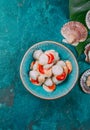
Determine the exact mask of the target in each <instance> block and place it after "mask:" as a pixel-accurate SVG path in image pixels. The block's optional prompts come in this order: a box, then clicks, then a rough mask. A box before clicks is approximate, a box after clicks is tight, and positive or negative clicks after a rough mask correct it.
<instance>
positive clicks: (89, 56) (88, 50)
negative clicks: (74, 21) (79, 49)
mask: <svg viewBox="0 0 90 130" xmlns="http://www.w3.org/2000/svg"><path fill="white" fill-rule="evenodd" d="M84 53H85V55H86V58H85V61H87V62H89V63H90V43H89V44H88V45H87V46H86V47H85V51H84Z"/></svg>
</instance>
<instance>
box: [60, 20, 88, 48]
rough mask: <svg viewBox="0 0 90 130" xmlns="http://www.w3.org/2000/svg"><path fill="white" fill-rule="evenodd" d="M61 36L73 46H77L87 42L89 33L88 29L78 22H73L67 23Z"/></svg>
mask: <svg viewBox="0 0 90 130" xmlns="http://www.w3.org/2000/svg"><path fill="white" fill-rule="evenodd" d="M61 34H62V35H63V37H64V38H65V39H66V41H67V42H68V43H70V44H72V45H74V46H75V45H77V43H79V42H83V41H85V40H86V38H87V35H88V32H87V29H86V27H85V26H84V25H83V24H82V23H80V22H77V21H71V22H68V23H66V24H65V25H64V26H63V27H62V29H61Z"/></svg>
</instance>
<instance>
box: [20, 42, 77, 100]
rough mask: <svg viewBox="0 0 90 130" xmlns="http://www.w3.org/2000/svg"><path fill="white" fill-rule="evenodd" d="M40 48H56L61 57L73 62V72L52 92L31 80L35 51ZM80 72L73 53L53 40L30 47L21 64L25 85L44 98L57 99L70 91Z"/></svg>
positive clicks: (21, 75) (22, 78)
mask: <svg viewBox="0 0 90 130" xmlns="http://www.w3.org/2000/svg"><path fill="white" fill-rule="evenodd" d="M38 49H42V50H43V51H45V50H50V49H54V50H55V51H57V52H58V53H59V55H60V57H61V59H63V60H70V61H71V63H72V67H73V70H72V73H71V74H70V75H69V76H68V77H67V79H66V80H65V81H64V82H63V83H61V84H59V85H57V87H56V90H55V91H53V92H51V93H49V92H46V91H45V90H44V89H43V88H42V87H41V86H40V87H39V86H36V85H34V84H32V83H31V82H30V80H29V69H30V64H31V62H32V61H33V52H34V51H35V50H38ZM78 73H79V69H78V63H77V61H76V58H75V56H74V55H73V53H72V52H71V51H70V50H69V49H68V48H67V47H65V46H64V45H62V44H60V43H57V42H53V41H43V42H40V43H37V44H35V45H33V46H32V47H30V48H29V49H28V51H27V52H26V53H25V55H24V57H23V59H22V62H21V65H20V77H21V80H22V83H23V85H24V86H25V88H26V89H27V90H28V91H29V92H31V93H32V94H33V95H35V96H37V97H40V98H42V99H56V98H60V97H62V96H64V95H66V94H67V93H69V92H70V91H71V89H72V88H73V87H74V86H75V83H76V81H77V79H78Z"/></svg>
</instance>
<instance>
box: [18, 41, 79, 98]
mask: <svg viewBox="0 0 90 130" xmlns="http://www.w3.org/2000/svg"><path fill="white" fill-rule="evenodd" d="M43 43H53V44H56V45H59V46H62V47H63V48H65V49H66V50H67V51H68V52H69V53H70V54H71V55H72V57H73V58H74V61H75V63H76V68H77V75H76V79H75V81H74V82H73V84H72V87H70V89H68V91H67V92H65V93H64V94H63V95H61V96H56V97H49V98H47V97H42V96H39V95H37V94H35V93H34V92H32V90H30V89H29V88H28V87H27V85H26V84H25V82H24V80H23V76H22V65H23V62H24V59H25V57H26V56H27V54H28V53H29V51H30V50H31V49H32V48H34V47H35V46H37V45H40V44H43ZM78 77H79V66H78V62H77V60H76V58H75V56H74V54H73V52H72V51H71V50H70V49H69V48H67V47H66V46H64V45H63V44H61V43H59V42H55V41H51V40H50V41H49V40H48V41H41V42H37V43H35V44H34V45H32V46H31V47H30V48H29V49H28V50H27V51H26V52H25V54H24V56H23V58H22V60H21V64H20V78H21V81H22V83H23V86H24V87H25V88H26V89H27V90H28V91H29V92H30V93H31V94H33V95H34V96H36V97H38V98H40V99H46V100H54V99H58V98H61V97H63V96H65V95H67V94H68V93H69V92H70V91H71V90H72V88H73V87H74V86H75V84H76V83H77V80H78Z"/></svg>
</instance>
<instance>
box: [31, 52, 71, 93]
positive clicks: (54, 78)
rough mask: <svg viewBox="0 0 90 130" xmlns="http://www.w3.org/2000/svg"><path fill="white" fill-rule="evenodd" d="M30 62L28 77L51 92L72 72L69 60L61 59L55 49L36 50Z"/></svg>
mask: <svg viewBox="0 0 90 130" xmlns="http://www.w3.org/2000/svg"><path fill="white" fill-rule="evenodd" d="M33 58H34V61H32V63H31V64H30V71H29V79H30V81H31V82H32V83H33V84H35V85H37V86H42V88H43V89H44V90H45V91H47V92H53V91H54V90H55V89H56V87H57V85H58V84H60V83H62V82H63V81H64V80H65V79H66V78H67V76H68V75H69V74H70V73H71V72H72V64H71V62H70V61H69V60H66V61H64V60H62V59H61V58H60V56H59V53H58V52H56V51H55V50H46V51H42V50H36V51H35V52H34V53H33Z"/></svg>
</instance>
